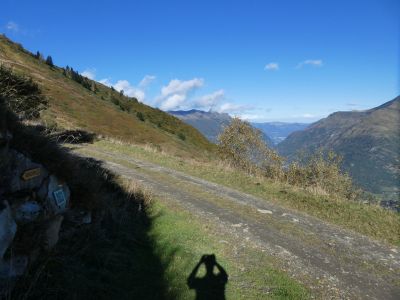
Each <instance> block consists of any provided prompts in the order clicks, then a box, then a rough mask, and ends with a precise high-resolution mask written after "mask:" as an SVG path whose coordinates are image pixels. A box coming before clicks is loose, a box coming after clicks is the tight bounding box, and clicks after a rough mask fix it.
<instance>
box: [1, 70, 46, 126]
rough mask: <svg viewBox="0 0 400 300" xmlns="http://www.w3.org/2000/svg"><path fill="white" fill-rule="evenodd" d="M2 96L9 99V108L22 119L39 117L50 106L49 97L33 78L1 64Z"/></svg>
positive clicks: (7, 104) (7, 102)
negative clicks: (46, 96) (45, 95)
mask: <svg viewBox="0 0 400 300" xmlns="http://www.w3.org/2000/svg"><path fill="white" fill-rule="evenodd" d="M0 96H2V97H3V99H6V100H7V101H6V102H5V104H6V106H7V108H8V109H9V110H10V111H12V112H13V113H15V114H16V115H17V116H18V117H19V118H21V119H32V118H37V117H39V114H40V111H41V110H42V109H44V108H46V107H47V106H48V101H47V99H46V98H45V97H44V96H43V94H42V92H41V90H40V89H39V86H38V85H37V84H36V83H34V82H33V81H32V79H31V78H28V77H25V76H21V75H18V74H16V73H15V72H13V71H12V70H11V69H9V68H6V67H4V66H3V65H0Z"/></svg>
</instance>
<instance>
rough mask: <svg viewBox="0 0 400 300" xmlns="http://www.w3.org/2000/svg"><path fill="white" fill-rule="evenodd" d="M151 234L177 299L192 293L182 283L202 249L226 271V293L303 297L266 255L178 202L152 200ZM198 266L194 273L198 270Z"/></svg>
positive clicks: (228, 295) (191, 296)
mask: <svg viewBox="0 0 400 300" xmlns="http://www.w3.org/2000/svg"><path fill="white" fill-rule="evenodd" d="M150 215H151V216H152V217H153V218H154V223H153V228H152V230H151V236H152V238H153V240H154V241H155V245H156V253H157V254H158V256H159V257H160V258H161V261H164V262H168V264H167V267H166V271H165V279H166V282H168V288H169V290H170V291H171V292H172V293H173V294H174V295H175V297H176V298H177V299H194V298H195V297H194V295H195V291H194V290H190V289H189V288H188V286H187V284H186V282H187V278H188V276H189V274H190V273H191V272H192V270H193V268H194V267H195V265H196V264H197V263H198V261H199V260H200V258H201V256H202V255H204V254H215V255H216V258H217V262H218V263H219V264H220V265H222V266H223V268H224V269H225V270H226V272H227V273H228V276H229V280H228V283H227V285H226V291H225V293H226V298H227V299H308V298H309V292H308V291H307V290H306V289H305V288H304V287H303V286H301V285H300V284H298V283H297V282H295V281H294V280H292V279H290V278H289V277H288V275H286V274H284V273H282V272H280V271H277V270H276V269H274V268H273V267H272V264H273V262H272V258H271V257H269V256H267V255H266V254H264V253H263V252H261V251H260V250H257V249H255V248H252V247H251V246H243V245H242V244H243V241H235V240H231V239H230V238H229V237H227V236H226V235H225V236H223V235H222V234H221V233H220V232H219V233H218V232H217V230H214V229H213V225H212V224H208V222H204V220H199V219H197V217H196V216H194V215H192V214H190V213H188V212H186V211H183V210H181V209H180V208H179V207H178V206H172V205H171V203H170V202H168V206H167V205H165V204H164V203H163V202H162V201H158V202H157V203H155V204H154V205H153V206H152V209H151V213H150ZM204 274H205V268H204V267H203V268H201V269H200V271H199V276H204Z"/></svg>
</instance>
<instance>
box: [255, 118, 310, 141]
mask: <svg viewBox="0 0 400 300" xmlns="http://www.w3.org/2000/svg"><path fill="white" fill-rule="evenodd" d="M251 125H253V126H254V127H255V128H258V129H260V130H261V131H262V132H264V133H265V134H266V135H268V136H269V137H270V138H271V140H272V141H273V143H274V145H277V144H279V143H280V142H282V141H283V140H284V139H286V138H287V137H288V136H289V135H290V134H291V133H292V132H295V131H300V130H304V129H306V128H307V127H308V126H309V125H310V124H308V123H285V122H265V123H251Z"/></svg>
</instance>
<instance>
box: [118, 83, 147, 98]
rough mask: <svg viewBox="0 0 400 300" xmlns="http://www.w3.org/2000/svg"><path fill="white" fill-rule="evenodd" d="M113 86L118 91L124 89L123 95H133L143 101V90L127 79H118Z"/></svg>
mask: <svg viewBox="0 0 400 300" xmlns="http://www.w3.org/2000/svg"><path fill="white" fill-rule="evenodd" d="M113 87H114V89H116V90H117V91H118V92H120V91H124V95H126V96H128V97H135V98H136V99H138V100H139V101H143V100H144V98H145V93H144V91H143V90H141V89H138V88H137V87H135V86H133V85H131V84H130V83H129V81H128V80H118V81H117V83H116V84H114V85H113Z"/></svg>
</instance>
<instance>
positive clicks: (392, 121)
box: [278, 96, 400, 197]
mask: <svg viewBox="0 0 400 300" xmlns="http://www.w3.org/2000/svg"><path fill="white" fill-rule="evenodd" d="M399 124H400V96H398V97H396V98H394V99H393V100H391V101H388V102H385V103H384V104H382V105H380V106H377V107H375V108H371V109H368V110H364V111H347V112H346V111H344V112H335V113H333V114H331V115H329V116H328V117H326V118H324V119H321V120H320V121H318V122H315V123H313V124H312V125H310V126H309V127H308V128H306V129H305V130H303V131H299V132H294V133H292V134H291V135H289V136H288V138H287V139H286V140H284V141H283V142H282V143H280V144H279V145H278V151H279V152H280V153H281V154H282V155H284V156H286V157H288V158H289V159H293V158H294V156H295V155H296V152H298V151H305V152H307V153H310V152H313V151H315V150H316V149H318V148H325V149H332V150H334V151H335V152H337V153H338V154H340V155H342V156H343V167H344V169H345V170H346V171H348V172H349V173H350V175H351V176H352V177H353V178H354V180H355V182H356V183H357V184H359V185H360V186H362V187H363V188H364V189H366V190H368V191H371V192H374V193H379V194H380V193H391V192H394V193H395V194H396V193H397V194H396V195H397V196H395V197H398V189H399V187H398V184H399V167H398V166H399V162H400V158H399V150H400V127H399Z"/></svg>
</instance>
